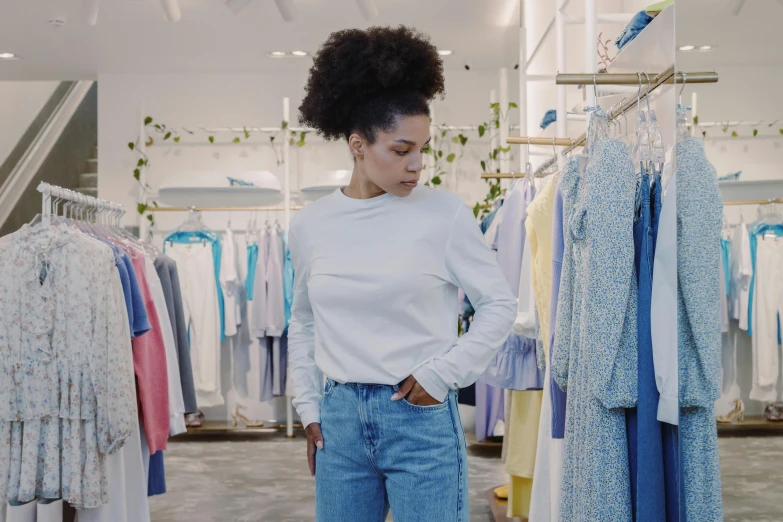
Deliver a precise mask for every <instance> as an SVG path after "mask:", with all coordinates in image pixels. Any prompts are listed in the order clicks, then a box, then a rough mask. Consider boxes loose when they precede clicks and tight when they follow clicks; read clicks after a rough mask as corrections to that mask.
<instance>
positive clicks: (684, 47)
mask: <svg viewBox="0 0 783 522" xmlns="http://www.w3.org/2000/svg"><path fill="white" fill-rule="evenodd" d="M679 49H680V51H693V50H694V49H696V47H695V46H693V45H683V46H682V47H680V48H679Z"/></svg>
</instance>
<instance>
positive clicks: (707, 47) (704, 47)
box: [699, 45, 713, 51]
mask: <svg viewBox="0 0 783 522" xmlns="http://www.w3.org/2000/svg"><path fill="white" fill-rule="evenodd" d="M712 49H713V47H712V46H711V45H700V46H699V51H712Z"/></svg>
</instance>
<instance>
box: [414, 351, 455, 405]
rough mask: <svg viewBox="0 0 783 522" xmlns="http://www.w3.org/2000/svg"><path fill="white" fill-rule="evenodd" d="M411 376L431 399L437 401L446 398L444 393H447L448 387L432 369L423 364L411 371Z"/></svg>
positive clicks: (442, 400)
mask: <svg viewBox="0 0 783 522" xmlns="http://www.w3.org/2000/svg"><path fill="white" fill-rule="evenodd" d="M430 363H431V361H430ZM430 363H427V364H430ZM413 377H414V378H415V379H416V382H418V383H419V384H420V385H421V387H422V388H424V391H426V392H427V393H429V394H430V396H431V397H432V398H433V399H435V400H436V401H438V402H444V401H445V400H446V395H448V394H449V387H448V385H446V383H445V382H443V379H441V378H440V377H439V376H438V374H437V373H435V371H434V370H432V369H431V368H429V367H427V366H426V365H425V366H422V367H421V368H419V369H418V370H416V371H415V372H413Z"/></svg>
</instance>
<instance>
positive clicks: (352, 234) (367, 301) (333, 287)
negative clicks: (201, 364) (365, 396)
mask: <svg viewBox="0 0 783 522" xmlns="http://www.w3.org/2000/svg"><path fill="white" fill-rule="evenodd" d="M289 243H290V249H291V258H292V261H293V264H294V272H295V281H294V301H293V307H292V317H291V322H290V328H289V360H290V369H291V376H292V378H293V381H294V384H295V387H296V399H295V400H294V406H295V407H296V409H297V411H298V413H299V416H300V417H301V419H302V423H303V424H304V426H307V425H309V424H310V423H313V422H320V413H319V407H320V401H321V397H322V390H323V379H322V374H324V375H326V376H327V377H330V378H331V379H334V380H335V381H337V382H342V383H347V382H358V383H373V384H386V385H391V384H398V383H400V382H401V381H403V380H404V379H405V378H406V377H408V376H409V375H413V376H414V377H415V378H416V380H417V381H418V382H419V384H420V385H421V386H422V387H423V388H424V389H425V390H426V391H427V393H429V394H430V395H431V396H432V397H434V398H435V399H437V400H439V401H443V400H444V399H445V398H446V395H447V394H448V391H449V390H450V389H455V388H459V387H464V386H467V385H469V384H471V383H473V382H475V380H476V379H477V378H478V377H479V376H480V375H481V373H482V372H483V371H484V370H485V369H486V367H487V365H488V364H489V363H490V361H491V360H492V358H493V357H494V355H495V352H496V351H497V350H498V349H499V347H500V346H501V345H502V343H503V342H504V341H505V340H506V338H507V337H508V335H509V333H510V331H511V326H512V324H513V322H514V318H515V316H516V300H515V299H514V296H513V294H512V292H511V290H510V288H509V286H508V283H507V282H506V279H505V278H504V277H503V274H502V273H501V271H500V269H499V267H498V265H497V262H496V261H495V257H494V256H493V254H492V252H491V251H490V250H489V248H488V247H487V246H486V244H485V243H484V238H483V236H482V234H481V231H480V230H479V227H478V225H477V224H476V222H475V219H474V217H473V213H472V212H471V210H470V209H469V208H468V207H467V206H466V205H465V204H464V203H463V202H462V201H461V200H460V199H459V198H458V197H457V196H456V195H455V194H453V193H450V192H446V191H441V190H434V189H430V188H427V187H423V186H419V187H417V188H416V189H415V190H414V191H413V192H412V193H411V195H410V196H408V197H405V198H398V197H396V196H393V195H391V194H388V193H387V194H384V195H382V196H378V197H375V198H372V199H364V200H360V199H353V198H349V197H348V196H346V195H345V194H343V192H342V190H339V189H338V190H336V191H335V192H334V193H333V194H331V195H329V196H327V197H325V198H322V199H321V200H319V201H317V202H315V203H313V204H311V205H309V206H307V207H305V208H304V209H303V210H301V211H300V212H299V213H298V214H297V216H296V217H295V219H294V220H293V222H292V223H291V227H290V231H289ZM458 288H462V289H463V290H464V291H465V293H466V295H467V296H468V298H469V299H470V302H471V303H472V304H473V307H474V308H475V310H476V314H475V316H474V320H473V322H472V324H471V327H470V331H469V332H468V333H467V334H465V335H464V336H462V337H459V338H458V336H457V313H456V309H455V306H454V303H455V302H456V300H457V292H458Z"/></svg>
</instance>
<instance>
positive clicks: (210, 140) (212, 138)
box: [207, 136, 215, 143]
mask: <svg viewBox="0 0 783 522" xmlns="http://www.w3.org/2000/svg"><path fill="white" fill-rule="evenodd" d="M207 139H208V140H209V142H210V143H215V137H214V136H210V137H209V138H207Z"/></svg>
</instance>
